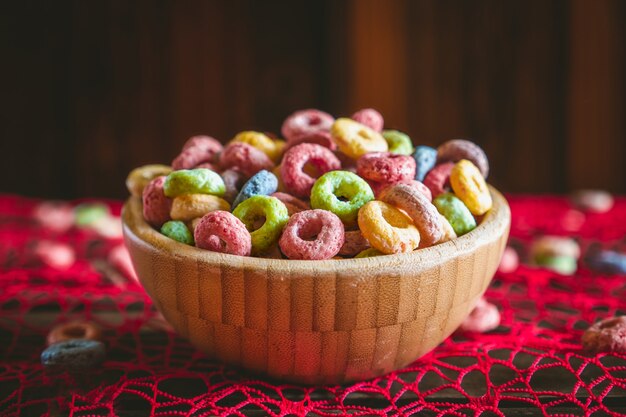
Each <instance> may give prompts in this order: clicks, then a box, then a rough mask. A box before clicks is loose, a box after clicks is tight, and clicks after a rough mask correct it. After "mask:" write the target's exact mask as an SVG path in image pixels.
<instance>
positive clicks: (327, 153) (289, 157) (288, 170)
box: [280, 143, 341, 197]
mask: <svg viewBox="0 0 626 417" xmlns="http://www.w3.org/2000/svg"><path fill="white" fill-rule="evenodd" d="M306 164H311V165H313V166H314V167H315V168H316V169H317V171H318V174H319V175H323V174H325V173H327V172H328V171H334V170H337V169H339V168H341V162H339V159H337V157H336V156H335V154H333V152H332V151H331V150H330V149H328V148H325V147H323V146H320V145H316V144H314V143H302V144H300V145H297V146H294V147H293V148H291V149H289V150H288V151H287V152H286V153H285V155H284V156H283V162H282V164H281V169H280V176H281V179H282V181H283V184H284V185H285V188H287V190H288V191H289V192H291V194H293V195H295V196H296V197H308V196H309V194H311V188H312V187H313V184H314V183H315V180H316V178H313V177H312V176H310V175H309V174H307V173H305V172H304V171H303V170H304V167H305V165H306Z"/></svg>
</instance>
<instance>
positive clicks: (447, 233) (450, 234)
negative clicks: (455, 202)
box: [437, 213, 457, 243]
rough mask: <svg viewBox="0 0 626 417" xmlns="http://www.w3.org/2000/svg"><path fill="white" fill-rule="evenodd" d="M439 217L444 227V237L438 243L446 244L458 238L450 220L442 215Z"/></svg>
mask: <svg viewBox="0 0 626 417" xmlns="http://www.w3.org/2000/svg"><path fill="white" fill-rule="evenodd" d="M439 217H440V218H441V225H442V226H443V235H442V236H441V239H439V242H437V243H444V242H447V241H449V240H452V239H456V238H457V236H456V232H455V231H454V229H453V228H452V225H451V224H450V222H449V221H448V219H446V218H445V217H444V215H443V214H441V213H440V214H439Z"/></svg>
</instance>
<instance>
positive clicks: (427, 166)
mask: <svg viewBox="0 0 626 417" xmlns="http://www.w3.org/2000/svg"><path fill="white" fill-rule="evenodd" d="M413 159H415V165H416V168H415V179H416V180H418V181H424V177H425V176H426V174H428V171H430V170H431V169H433V167H434V166H435V164H436V163H437V150H436V149H434V148H431V147H430V146H416V147H415V152H413Z"/></svg>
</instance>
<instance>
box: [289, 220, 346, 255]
mask: <svg viewBox="0 0 626 417" xmlns="http://www.w3.org/2000/svg"><path fill="white" fill-rule="evenodd" d="M344 239H345V232H344V228H343V223H342V222H341V219H340V218H339V217H337V215H336V214H334V213H331V212H330V211H327V210H319V209H317V210H306V211H301V212H300V213H296V214H294V215H293V216H291V217H290V218H289V222H287V225H286V226H285V228H284V229H283V234H282V236H281V237H280V240H279V241H278V244H279V246H280V250H281V251H282V252H283V254H284V255H285V256H287V258H289V259H307V260H322V259H330V258H332V257H333V256H335V255H337V253H339V250H340V249H341V246H342V245H343V243H344Z"/></svg>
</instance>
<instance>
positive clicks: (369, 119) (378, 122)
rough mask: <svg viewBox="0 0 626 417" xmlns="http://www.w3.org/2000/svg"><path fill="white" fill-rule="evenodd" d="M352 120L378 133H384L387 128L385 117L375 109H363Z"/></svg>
mask: <svg viewBox="0 0 626 417" xmlns="http://www.w3.org/2000/svg"><path fill="white" fill-rule="evenodd" d="M351 119H352V120H354V121H355V122H359V123H361V124H363V125H365V126H367V127H369V128H370V129H372V130H375V131H377V132H382V131H383V127H384V126H385V120H384V119H383V115H382V114H380V112H378V111H377V110H374V109H361V110H359V111H357V112H356V113H354V114H353V115H352V117H351Z"/></svg>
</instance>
